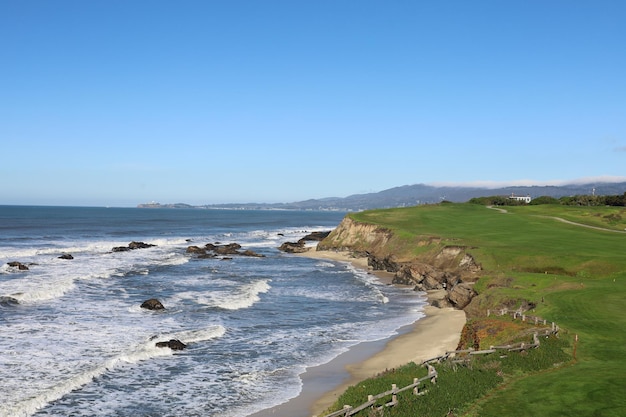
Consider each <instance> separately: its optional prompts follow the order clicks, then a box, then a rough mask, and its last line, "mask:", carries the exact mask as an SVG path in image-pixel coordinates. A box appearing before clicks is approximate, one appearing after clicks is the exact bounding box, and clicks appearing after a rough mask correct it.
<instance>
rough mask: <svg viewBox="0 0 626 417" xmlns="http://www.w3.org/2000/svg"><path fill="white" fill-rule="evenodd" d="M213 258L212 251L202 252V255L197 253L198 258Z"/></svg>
mask: <svg viewBox="0 0 626 417" xmlns="http://www.w3.org/2000/svg"><path fill="white" fill-rule="evenodd" d="M212 258H215V254H214V253H203V254H202V255H198V259H212Z"/></svg>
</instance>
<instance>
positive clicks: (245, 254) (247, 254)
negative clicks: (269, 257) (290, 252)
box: [240, 250, 265, 258]
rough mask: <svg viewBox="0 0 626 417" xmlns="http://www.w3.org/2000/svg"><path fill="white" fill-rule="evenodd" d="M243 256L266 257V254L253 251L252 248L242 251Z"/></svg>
mask: <svg viewBox="0 0 626 417" xmlns="http://www.w3.org/2000/svg"><path fill="white" fill-rule="evenodd" d="M240 255H242V256H252V257H255V258H265V255H261V254H260V253H256V252H253V251H251V250H245V251H243V252H241V253H240Z"/></svg>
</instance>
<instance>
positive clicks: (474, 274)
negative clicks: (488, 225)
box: [317, 217, 482, 309]
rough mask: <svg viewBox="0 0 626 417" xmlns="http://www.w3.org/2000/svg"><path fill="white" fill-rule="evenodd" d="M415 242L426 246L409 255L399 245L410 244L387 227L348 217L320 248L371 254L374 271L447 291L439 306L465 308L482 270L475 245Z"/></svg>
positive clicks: (420, 286) (420, 287) (422, 288)
mask: <svg viewBox="0 0 626 417" xmlns="http://www.w3.org/2000/svg"><path fill="white" fill-rule="evenodd" d="M415 245H417V246H422V247H423V249H424V250H421V251H420V255H419V256H415V255H407V253H411V251H410V250H409V251H406V250H405V251H403V252H402V253H395V252H394V251H397V250H398V249H397V248H402V247H406V246H407V242H406V241H400V239H398V238H396V237H395V236H394V234H393V232H392V231H390V230H388V229H386V228H383V227H380V226H378V225H374V224H367V223H360V222H357V221H355V220H353V219H351V218H349V217H345V218H344V219H343V220H342V221H341V223H340V224H339V226H337V228H336V229H335V230H333V231H332V233H330V235H329V236H328V237H327V238H326V239H324V240H323V241H322V242H320V243H319V244H318V247H317V248H318V250H337V251H349V252H353V253H355V254H357V255H361V256H367V263H368V265H369V266H370V267H371V268H372V269H373V270H382V271H387V272H391V273H393V274H394V278H393V281H392V282H393V283H394V284H401V285H412V286H414V288H415V290H417V291H428V290H445V291H446V297H445V298H444V299H442V300H437V301H436V303H437V306H438V307H448V306H452V307H455V308H458V309H463V308H465V307H466V306H467V305H468V304H469V303H470V301H471V299H472V298H473V297H474V296H475V295H476V292H475V291H474V289H473V285H474V282H475V281H476V280H478V277H479V275H480V272H481V270H482V268H481V266H480V265H479V264H477V263H476V261H475V260H474V258H473V257H472V255H471V254H470V253H468V251H469V250H471V248H468V247H465V246H458V245H446V244H445V243H444V242H442V239H439V238H434V237H427V238H424V239H422V240H419V241H417V242H416V243H415Z"/></svg>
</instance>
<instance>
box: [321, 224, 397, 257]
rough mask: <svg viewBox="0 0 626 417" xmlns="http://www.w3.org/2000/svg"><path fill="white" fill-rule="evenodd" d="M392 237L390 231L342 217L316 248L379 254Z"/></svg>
mask: <svg viewBox="0 0 626 417" xmlns="http://www.w3.org/2000/svg"><path fill="white" fill-rule="evenodd" d="M392 237H393V234H392V233H391V231H389V230H387V229H385V228H382V227H379V226H376V225H373V224H367V223H360V222H356V221H354V220H352V219H351V218H349V217H344V218H343V220H342V221H341V223H339V225H338V226H337V227H336V228H335V230H333V231H332V232H331V233H330V234H329V235H328V236H327V237H326V238H325V239H324V240H322V241H321V242H320V243H319V244H318V246H317V248H318V250H339V251H351V252H358V253H366V252H380V251H381V250H384V248H385V246H386V245H387V243H388V242H389V240H390V239H391V238H392Z"/></svg>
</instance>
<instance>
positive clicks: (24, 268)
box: [7, 261, 28, 271]
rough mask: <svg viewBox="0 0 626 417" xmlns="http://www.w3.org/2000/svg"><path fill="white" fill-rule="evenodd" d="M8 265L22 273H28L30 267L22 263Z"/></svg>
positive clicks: (9, 263)
mask: <svg viewBox="0 0 626 417" xmlns="http://www.w3.org/2000/svg"><path fill="white" fill-rule="evenodd" d="M7 264H8V265H9V266H10V267H11V268H17V269H19V270H20V271H28V267H27V266H26V265H24V264H23V263H21V262H17V261H12V262H7Z"/></svg>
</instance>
